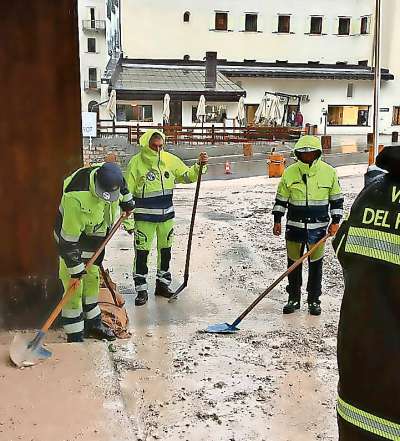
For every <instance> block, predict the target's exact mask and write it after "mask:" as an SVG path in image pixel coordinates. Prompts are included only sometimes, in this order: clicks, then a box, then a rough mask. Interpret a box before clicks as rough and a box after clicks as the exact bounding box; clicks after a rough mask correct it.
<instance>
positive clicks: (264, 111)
mask: <svg viewBox="0 0 400 441" xmlns="http://www.w3.org/2000/svg"><path fill="white" fill-rule="evenodd" d="M269 110H270V106H269V101H268V98H267V95H264V96H263V98H262V100H261V103H260V105H259V106H258V108H257V110H256V113H255V115H254V122H255V123H256V124H259V123H260V122H261V120H262V119H265V118H268V116H269V115H268V114H269Z"/></svg>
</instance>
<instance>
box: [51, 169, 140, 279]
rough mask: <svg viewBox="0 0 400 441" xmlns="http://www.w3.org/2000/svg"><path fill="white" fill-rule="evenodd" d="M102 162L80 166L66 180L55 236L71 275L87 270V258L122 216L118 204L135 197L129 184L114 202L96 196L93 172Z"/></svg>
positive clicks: (122, 189)
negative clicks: (85, 268) (85, 263)
mask: <svg viewBox="0 0 400 441" xmlns="http://www.w3.org/2000/svg"><path fill="white" fill-rule="evenodd" d="M101 165H102V164H96V165H94V166H91V167H84V168H81V169H79V170H77V171H76V172H75V173H73V174H72V175H71V176H69V177H67V178H66V179H65V180H64V187H63V196H62V199H61V204H60V206H59V210H58V213H57V217H56V222H55V228H54V238H55V240H56V242H57V244H58V249H59V253H60V256H61V257H62V258H63V259H64V261H65V263H66V266H67V268H68V271H69V273H70V274H71V275H74V274H78V273H80V272H81V271H83V270H84V261H85V260H87V259H90V257H92V256H93V254H94V252H95V251H96V250H97V249H98V247H99V246H100V244H101V243H102V241H103V240H104V237H105V236H106V235H107V232H108V229H109V227H110V226H112V225H113V223H114V222H115V220H116V219H117V217H118V216H119V213H120V208H119V203H120V202H122V201H124V202H128V201H129V200H132V195H131V194H130V193H129V190H128V189H127V188H126V186H125V187H123V188H121V190H120V191H121V196H120V199H119V200H117V201H115V202H112V203H109V202H106V201H105V200H103V199H101V198H100V197H98V196H97V195H96V192H95V184H94V175H95V173H96V171H97V169H98V168H99V167H100V166H101Z"/></svg>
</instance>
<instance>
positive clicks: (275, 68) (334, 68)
mask: <svg viewBox="0 0 400 441" xmlns="http://www.w3.org/2000/svg"><path fill="white" fill-rule="evenodd" d="M123 63H124V64H125V65H135V66H143V65H147V66H151V67H153V68H164V67H169V68H178V69H179V68H183V67H186V68H190V69H195V68H196V67H197V68H198V67H203V69H204V66H205V61H203V60H181V59H179V60H177V59H124V60H123ZM217 63H218V64H217V69H218V71H219V72H220V73H222V74H223V75H225V76H226V77H267V78H299V79H333V80H373V79H374V69H373V68H372V67H370V66H363V65H358V64H344V63H339V62H338V63H336V64H320V63H318V62H310V63H287V62H279V61H277V62H274V63H266V62H255V61H243V62H238V61H227V60H221V59H219V60H217ZM382 80H385V81H389V80H394V75H393V74H392V73H391V72H390V71H389V70H388V69H382Z"/></svg>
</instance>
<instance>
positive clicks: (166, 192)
mask: <svg viewBox="0 0 400 441" xmlns="http://www.w3.org/2000/svg"><path fill="white" fill-rule="evenodd" d="M155 133H158V134H160V135H161V136H162V137H163V138H164V139H165V136H164V134H163V133H162V132H160V131H158V130H148V131H147V132H146V133H145V134H144V135H143V136H142V137H141V138H140V147H141V150H140V152H139V153H138V154H136V155H135V156H133V157H132V159H131V160H130V161H129V164H128V167H127V170H126V173H125V179H126V182H127V185H128V188H129V190H130V192H131V193H132V195H133V197H134V199H135V210H134V219H135V220H140V221H149V222H164V221H166V220H169V219H172V218H173V217H175V211H174V206H173V201H172V197H173V190H174V187H175V183H181V184H189V183H191V182H195V181H196V179H197V176H198V173H199V165H198V164H195V165H193V166H192V167H188V166H186V165H185V164H184V163H183V161H182V160H181V159H179V158H178V157H177V156H175V155H172V154H171V153H168V152H166V151H165V150H161V151H160V152H158V153H157V152H155V151H153V150H152V149H151V148H150V146H149V143H150V138H151V137H152V136H153V135H154V134H155ZM203 170H205V167H204V168H203ZM125 225H126V224H125ZM126 228H127V227H126Z"/></svg>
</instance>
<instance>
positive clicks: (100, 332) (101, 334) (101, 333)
mask: <svg viewBox="0 0 400 441" xmlns="http://www.w3.org/2000/svg"><path fill="white" fill-rule="evenodd" d="M85 337H86V338H95V339H96V340H108V341H113V340H115V339H116V338H117V337H115V334H114V332H113V330H112V329H110V328H109V327H108V326H106V325H105V324H104V323H102V322H100V323H96V325H94V326H92V327H91V328H89V329H85Z"/></svg>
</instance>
